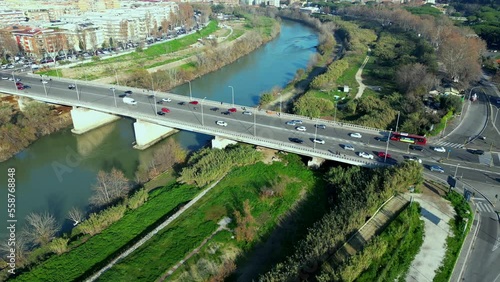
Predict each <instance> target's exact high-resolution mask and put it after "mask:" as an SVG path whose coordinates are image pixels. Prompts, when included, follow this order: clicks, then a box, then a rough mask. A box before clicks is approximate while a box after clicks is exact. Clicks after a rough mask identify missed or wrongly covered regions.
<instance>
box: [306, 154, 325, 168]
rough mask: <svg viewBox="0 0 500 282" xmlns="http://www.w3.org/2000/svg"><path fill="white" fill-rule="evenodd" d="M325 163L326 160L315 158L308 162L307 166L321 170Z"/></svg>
mask: <svg viewBox="0 0 500 282" xmlns="http://www.w3.org/2000/svg"><path fill="white" fill-rule="evenodd" d="M324 162H325V159H323V158H318V157H313V158H312V159H311V160H310V161H308V162H307V166H308V167H311V168H319V167H320V166H321V164H323V163H324Z"/></svg>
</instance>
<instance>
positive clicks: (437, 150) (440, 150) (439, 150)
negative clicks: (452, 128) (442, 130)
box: [432, 147, 446, 153]
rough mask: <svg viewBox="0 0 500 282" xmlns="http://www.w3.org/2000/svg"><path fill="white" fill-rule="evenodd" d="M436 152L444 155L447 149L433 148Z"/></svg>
mask: <svg viewBox="0 0 500 282" xmlns="http://www.w3.org/2000/svg"><path fill="white" fill-rule="evenodd" d="M432 149H433V150H434V151H436V152H440V153H444V152H446V149H445V148H444V147H434V148H432Z"/></svg>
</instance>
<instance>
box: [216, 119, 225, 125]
mask: <svg viewBox="0 0 500 282" xmlns="http://www.w3.org/2000/svg"><path fill="white" fill-rule="evenodd" d="M216 123H217V125H220V126H227V122H225V121H222V120H218V121H217V122H216Z"/></svg>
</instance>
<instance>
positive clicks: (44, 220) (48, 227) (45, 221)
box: [25, 212, 59, 246]
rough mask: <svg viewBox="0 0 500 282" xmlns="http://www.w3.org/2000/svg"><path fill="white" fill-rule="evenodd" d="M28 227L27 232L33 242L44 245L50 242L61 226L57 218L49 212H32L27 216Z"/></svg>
mask: <svg viewBox="0 0 500 282" xmlns="http://www.w3.org/2000/svg"><path fill="white" fill-rule="evenodd" d="M26 223H27V225H28V226H27V229H26V230H25V233H26V235H27V237H28V238H29V239H30V241H31V242H33V243H35V244H38V245H40V246H44V245H46V244H47V243H49V242H50V241H51V240H52V239H53V238H54V235H55V234H56V232H57V230H58V229H59V227H58V226H57V222H56V219H55V218H54V217H53V216H52V215H51V214H49V213H47V212H45V213H42V214H37V213H30V214H29V215H28V216H27V217H26Z"/></svg>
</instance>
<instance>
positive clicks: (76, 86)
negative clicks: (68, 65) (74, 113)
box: [75, 80, 80, 101]
mask: <svg viewBox="0 0 500 282" xmlns="http://www.w3.org/2000/svg"><path fill="white" fill-rule="evenodd" d="M75 89H76V98H77V99H78V101H80V93H78V84H76V80H75Z"/></svg>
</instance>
